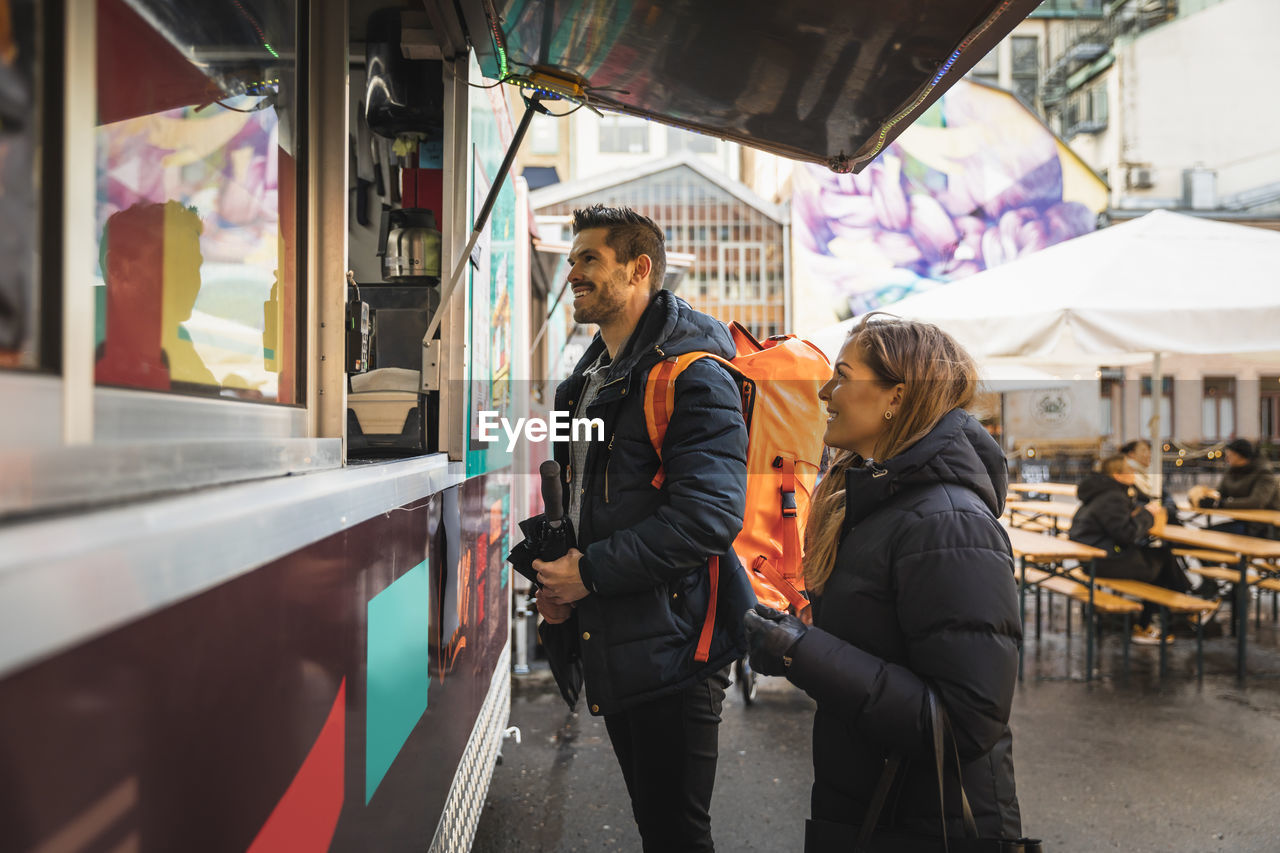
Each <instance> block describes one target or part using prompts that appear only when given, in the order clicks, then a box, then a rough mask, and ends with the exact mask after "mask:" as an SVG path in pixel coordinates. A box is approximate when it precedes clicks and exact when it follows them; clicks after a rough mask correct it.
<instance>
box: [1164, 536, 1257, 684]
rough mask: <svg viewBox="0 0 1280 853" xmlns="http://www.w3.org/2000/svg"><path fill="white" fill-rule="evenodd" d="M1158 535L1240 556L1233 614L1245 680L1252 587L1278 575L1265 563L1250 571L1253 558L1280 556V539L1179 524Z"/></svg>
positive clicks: (1238, 662)
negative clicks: (1257, 569) (1261, 537)
mask: <svg viewBox="0 0 1280 853" xmlns="http://www.w3.org/2000/svg"><path fill="white" fill-rule="evenodd" d="M1158 536H1159V538H1160V539H1163V540H1164V541H1166V542H1171V543H1174V544H1177V545H1190V546H1191V547H1192V548H1203V549H1207V550H1210V551H1217V552H1220V553H1225V554H1234V555H1235V556H1236V558H1237V559H1238V560H1239V567H1238V568H1239V571H1240V578H1241V581H1240V582H1239V583H1237V584H1236V600H1235V603H1234V605H1233V612H1232V616H1233V617H1234V621H1235V623H1236V677H1237V679H1239V680H1240V681H1241V682H1243V681H1244V679H1245V668H1246V662H1247V657H1246V656H1247V653H1248V649H1247V646H1248V634H1249V631H1248V627H1249V621H1248V611H1249V587H1250V586H1255V585H1256V584H1257V583H1258V582H1259V581H1260V580H1262V579H1263V578H1266V577H1272V576H1274V573H1272V572H1269V571H1266V570H1265V567H1264V568H1262V570H1260V571H1259V572H1258V573H1257V574H1254V575H1250V573H1249V561H1250V560H1264V561H1274V560H1276V559H1280V541H1276V540H1274V539H1259V538H1257V537H1256V536H1240V535H1238V534H1235V533H1223V532H1221V531H1218V530H1204V529H1202V528H1199V527H1183V526H1182V525H1178V524H1167V525H1165V527H1164V529H1163V530H1161V531H1160V533H1159V534H1158Z"/></svg>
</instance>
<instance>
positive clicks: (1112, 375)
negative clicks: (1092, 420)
mask: <svg viewBox="0 0 1280 853" xmlns="http://www.w3.org/2000/svg"><path fill="white" fill-rule="evenodd" d="M1123 388H1124V371H1123V370H1117V369H1116V368H1108V367H1104V368H1102V377H1101V380H1100V381H1099V383H1098V415H1099V424H1098V431H1099V434H1100V435H1101V436H1103V437H1104V438H1105V437H1107V436H1111V435H1115V433H1116V427H1115V416H1116V410H1117V409H1118V408H1119V402H1120V400H1121V396H1120V395H1121V390H1122V389H1123Z"/></svg>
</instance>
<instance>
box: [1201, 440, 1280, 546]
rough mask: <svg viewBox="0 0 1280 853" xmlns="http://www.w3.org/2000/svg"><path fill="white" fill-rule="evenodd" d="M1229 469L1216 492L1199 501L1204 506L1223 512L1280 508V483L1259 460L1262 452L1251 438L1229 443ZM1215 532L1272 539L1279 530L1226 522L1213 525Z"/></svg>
mask: <svg viewBox="0 0 1280 853" xmlns="http://www.w3.org/2000/svg"><path fill="white" fill-rule="evenodd" d="M1225 455H1226V457H1227V470H1226V473H1224V474H1223V475H1222V482H1221V483H1219V484H1218V488H1216V489H1206V490H1205V491H1204V493H1203V494H1204V497H1201V498H1200V499H1199V505H1200V506H1202V507H1208V508H1212V507H1222V508H1223V509H1280V484H1278V483H1277V481H1276V475H1275V473H1274V472H1273V471H1272V470H1271V466H1269V465H1268V464H1267V463H1266V462H1265V461H1264V460H1262V459H1259V458H1258V449H1257V448H1256V447H1255V446H1254V445H1253V442H1251V441H1249V439H1247V438H1235V439H1232V440H1231V441H1229V442H1227V446H1226V449H1225ZM1213 529H1214V530H1221V531H1223V532H1225V533H1241V534H1244V535H1246V536H1262V537H1268V538H1270V537H1272V536H1274V535H1275V528H1274V527H1273V526H1272V525H1270V524H1261V523H1258V522H1251V521H1250V522H1245V521H1226V522H1222V523H1220V524H1215V525H1213Z"/></svg>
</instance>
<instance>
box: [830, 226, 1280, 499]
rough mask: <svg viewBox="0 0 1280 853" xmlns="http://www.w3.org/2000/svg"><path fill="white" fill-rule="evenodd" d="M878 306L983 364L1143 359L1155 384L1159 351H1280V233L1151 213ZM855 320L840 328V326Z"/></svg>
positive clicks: (1155, 425)
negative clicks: (948, 338)
mask: <svg viewBox="0 0 1280 853" xmlns="http://www.w3.org/2000/svg"><path fill="white" fill-rule="evenodd" d="M885 310H886V311H887V312H889V313H891V314H896V315H897V316H900V317H906V318H909V319H913V320H922V321H925V322H929V323H934V324H936V325H938V326H940V327H941V328H943V329H945V330H946V331H947V332H948V333H950V334H951V335H953V336H954V337H955V338H956V339H957V340H958V341H959V342H960V343H961V344H963V345H964V346H965V347H966V348H967V349H968V350H969V351H970V352H971V353H972V354H973V355H974V356H975V358H977V359H978V360H979V361H980V362H983V361H987V360H989V359H992V358H1016V359H1018V360H1019V361H1021V362H1024V363H1028V364H1040V365H1043V364H1077V365H1087V366H1090V367H1097V366H1098V365H1099V364H1102V363H1112V364H1115V363H1119V362H1121V361H1132V360H1135V357H1136V360H1143V361H1145V360H1146V359H1148V358H1150V359H1152V362H1153V363H1152V387H1153V388H1159V387H1160V382H1161V374H1160V354H1161V353H1186V354H1214V353H1227V354H1234V353H1251V352H1266V351H1275V350H1280V233H1276V232H1273V231H1267V230H1264V229H1260V228H1250V227H1246V226H1241V225H1230V224H1226V223H1222V222H1213V221H1210V220H1205V219H1198V218H1195V217H1190V216H1183V215H1180V214H1176V213H1170V212H1168V211H1163V210H1158V211H1153V212H1151V213H1148V214H1147V215H1146V216H1143V217H1141V218H1139V219H1135V220H1133V221H1131V222H1126V223H1124V224H1121V225H1115V226H1112V227H1110V228H1105V229H1102V230H1100V231H1095V232H1093V233H1091V234H1086V235H1085V236H1083V237H1077V238H1075V239H1073V240H1068V241H1066V242H1063V243H1059V244H1057V245H1055V246H1050V247H1049V248H1047V249H1042V250H1040V251H1038V252H1035V253H1034V254H1031V255H1027V256H1024V257H1022V258H1019V259H1017V260H1015V261H1012V262H1010V263H1008V264H1005V265H1003V266H1000V267H996V268H994V269H989V270H986V271H985V272H981V273H977V274H976V275H973V276H971V277H969V278H967V279H963V280H962V281H958V282H955V283H952V284H947V285H943V286H940V287H937V288H935V289H933V290H930V291H928V292H925V293H920V294H917V295H914V296H909V297H907V298H906V299H903V300H901V301H900V302H896V303H894V304H892V305H889V306H886V308H885ZM853 322H855V321H846V322H845V324H841V326H844V327H845V330H846V333H847V328H848V327H849V326H852V324H853ZM825 331H826V330H824V332H825ZM1154 411H1155V415H1154V417H1153V418H1152V422H1151V437H1152V442H1151V443H1152V447H1153V448H1154V449H1155V451H1156V452H1155V453H1154V454H1153V456H1154V458H1153V460H1152V468H1153V471H1152V475H1153V479H1154V480H1155V483H1156V485H1157V487H1158V486H1159V477H1160V470H1159V465H1160V460H1159V448H1160V443H1159V440H1158V439H1159V407H1158V406H1156V407H1154Z"/></svg>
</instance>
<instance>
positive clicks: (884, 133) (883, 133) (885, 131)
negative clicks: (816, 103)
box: [857, 0, 1013, 163]
mask: <svg viewBox="0 0 1280 853" xmlns="http://www.w3.org/2000/svg"><path fill="white" fill-rule="evenodd" d="M1012 2H1013V0H1004V2H1003V3H1001V4H1000V8H998V9H996V10H995V11H994V12H992V13H991V17H989V18H987V20H986V21H985V22H983V24H982V26H981V27H979V28H978V29H977V30H975V31H974V32H972V33H970V34H969V37H968V38H966V39H965V40H964V41H962V42H961V43H960V46H959V47H957V48H956V50H955V53H953V54H951V58H950V59H948V60H947V61H946V62H945V63H943V65H942V67H941V68H940V69H938V73H937V74H935V75H934V77H933V80H932V81H930V83H929V85H928V86H926V87H925V90H924V91H923V92H921V93H920V97H918V98H916V99H915V101H913V102H912V104H911V106H909V107H907V108H906V109H905V110H903V111H902V112H901V113H899V114H898V115H897V116H895V117H894V118H893V119H891V120H890V121H889V122H887V123H886V124H885V125H884V126H883V127H881V128H880V137H879V138H878V139H877V140H876V147H875V148H873V149H871V153H870V154H867V155H866V156H865V157H859V158H858V160H857V162H858V163H866V162H869V161H871V160H874V159H875V158H876V155H877V154H879V153H880V149H881V148H883V147H884V143H885V140H886V139H887V138H888V136H889V131H890V130H892V129H893V128H894V127H895V126H897V125H898V124H899V123H900V122H901V121H902V120H903V119H905V118H906V117H907V116H909V115H911V114H912V113H913V112H915V111H916V108H917V107H919V106H920V105H921V104H923V103H924V102H925V101H926V100H927V99H928V97H929V93H930V92H932V91H933V90H934V89H935V88H936V87H937V85H938V81H939V80H941V79H942V78H943V77H945V76H946V74H947V72H948V71H950V70H951V66H953V65H955V64H956V60H957V59H959V58H960V54H962V53H964V52H965V50H966V49H967V48H968V47H969V46H970V45H971V44H973V43H974V42H975V41H977V40H978V38H979V37H981V36H982V34H983V33H985V32H986V31H987V30H989V29H991V27H992V25H993V24H995V22H996V20H997V19H998V18H999V17H1000V16H1001V15H1003V14H1004V13H1005V10H1007V9H1008V8H1009V6H1010V4H1011V3H1012Z"/></svg>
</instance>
